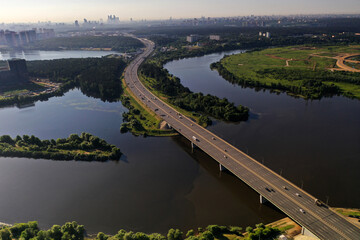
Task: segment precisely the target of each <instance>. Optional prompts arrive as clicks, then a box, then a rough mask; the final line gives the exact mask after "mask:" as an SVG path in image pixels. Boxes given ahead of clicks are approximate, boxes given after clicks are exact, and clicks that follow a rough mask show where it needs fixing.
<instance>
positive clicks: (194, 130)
mask: <svg viewBox="0 0 360 240" xmlns="http://www.w3.org/2000/svg"><path fill="white" fill-rule="evenodd" d="M139 40H140V41H142V42H143V43H144V44H145V45H146V49H145V50H144V52H143V53H142V54H140V55H139V56H138V57H137V58H135V59H134V60H133V61H132V62H131V63H130V64H129V66H128V67H127V68H126V69H125V83H126V85H127V86H128V87H129V90H130V91H132V92H133V94H134V95H135V96H136V97H137V98H138V99H139V100H140V101H141V102H142V103H143V104H145V105H146V106H147V107H148V108H150V109H151V110H153V111H154V112H155V113H156V114H157V115H158V116H159V117H161V118H162V119H164V120H165V121H166V122H167V123H168V124H169V125H171V127H173V128H174V129H175V130H176V131H178V132H179V133H180V134H181V135H183V136H184V137H185V138H187V139H189V140H190V141H191V142H192V143H193V144H195V145H196V146H197V147H199V148H200V149H202V150H203V151H204V152H206V153H207V154H209V155H210V156H211V157H212V158H214V159H215V160H216V161H217V162H218V163H219V164H221V165H220V166H223V167H225V168H226V169H228V170H229V171H230V172H232V173H233V174H234V175H236V176H237V177H238V178H240V179H241V180H242V181H244V182H245V183H246V184H248V185H249V186H250V187H251V188H253V189H254V190H255V191H256V192H258V193H259V194H260V196H262V197H264V198H265V199H266V200H268V201H269V202H271V203H272V204H274V205H275V206H276V207H277V208H279V209H280V210H281V211H283V212H284V213H285V214H286V215H288V216H289V217H290V218H292V219H293V220H294V221H296V222H297V223H298V224H299V225H301V226H302V227H303V228H304V229H306V231H309V232H310V233H312V234H314V235H315V236H317V237H318V238H320V239H326V240H329V239H336V240H339V239H360V229H359V228H357V227H356V226H355V225H353V224H352V223H350V222H349V221H347V220H346V219H345V218H343V217H342V216H340V215H338V214H337V213H335V212H334V211H332V210H330V209H329V208H328V207H327V206H325V205H324V204H322V205H321V206H319V205H317V204H315V201H316V199H315V198H314V197H313V196H311V195H310V194H308V193H306V192H305V191H303V190H302V189H300V188H299V187H297V186H296V185H294V184H292V183H291V182H289V181H288V180H286V179H285V178H283V177H281V176H280V175H278V174H277V173H275V172H273V171H272V170H271V169H269V168H267V167H266V166H264V165H262V164H260V163H259V162H258V161H256V160H254V159H253V158H251V157H250V156H248V155H246V154H245V153H243V152H241V151H240V150H238V149H237V148H235V147H234V146H232V145H231V144H229V143H228V142H226V141H225V140H223V139H221V138H219V137H218V136H216V135H215V134H213V133H212V132H210V131H208V130H207V129H205V128H203V127H201V126H200V125H198V124H196V123H195V122H194V121H192V120H191V119H189V118H187V117H185V116H183V115H181V114H179V113H178V112H177V111H176V110H175V109H174V108H172V107H171V106H169V105H168V104H166V103H165V102H163V101H162V100H160V99H158V98H157V97H156V96H155V95H154V94H152V93H151V92H150V91H149V90H148V89H147V88H146V87H145V86H144V85H143V84H142V83H141V81H140V80H139V78H138V69H139V66H140V64H141V63H142V62H143V61H144V60H145V58H147V57H148V56H150V54H151V53H152V52H153V50H154V47H155V46H154V43H153V42H151V41H149V40H147V39H139ZM229 214H231V213H229Z"/></svg>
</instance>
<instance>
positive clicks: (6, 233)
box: [0, 228, 11, 240]
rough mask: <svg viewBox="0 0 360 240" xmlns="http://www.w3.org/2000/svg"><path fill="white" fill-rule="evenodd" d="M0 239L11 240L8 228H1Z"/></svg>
mask: <svg viewBox="0 0 360 240" xmlns="http://www.w3.org/2000/svg"><path fill="white" fill-rule="evenodd" d="M0 239H1V240H11V232H10V230H9V229H8V228H3V229H1V230H0Z"/></svg>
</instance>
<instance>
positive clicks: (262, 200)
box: [260, 195, 268, 204]
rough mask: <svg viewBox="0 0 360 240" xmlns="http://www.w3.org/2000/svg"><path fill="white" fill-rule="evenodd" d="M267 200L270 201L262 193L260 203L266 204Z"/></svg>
mask: <svg viewBox="0 0 360 240" xmlns="http://www.w3.org/2000/svg"><path fill="white" fill-rule="evenodd" d="M266 202H268V200H267V199H266V198H264V197H263V196H262V195H260V203H261V204H264V203H266Z"/></svg>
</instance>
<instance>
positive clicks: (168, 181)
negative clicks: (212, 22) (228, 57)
mask: <svg viewBox="0 0 360 240" xmlns="http://www.w3.org/2000/svg"><path fill="white" fill-rule="evenodd" d="M220 58H221V55H219V54H214V55H209V56H205V57H202V58H194V59H187V60H181V61H176V62H173V63H169V64H167V68H168V69H169V70H170V72H171V73H173V74H175V75H176V76H179V77H181V79H182V82H183V84H184V85H186V86H188V87H190V88H191V89H192V90H193V91H202V92H205V93H211V94H215V95H218V96H220V97H225V96H226V97H227V98H228V99H229V100H231V101H234V102H236V103H238V104H239V103H241V104H244V105H246V106H249V107H250V108H251V111H252V116H251V119H250V120H249V121H248V122H245V123H240V124H229V123H224V122H215V125H214V126H212V127H210V129H211V130H212V131H214V132H216V133H217V134H219V135H220V136H221V137H223V138H225V139H226V140H228V141H230V142H231V143H233V144H234V145H235V146H238V147H239V148H240V149H242V150H244V151H248V152H249V154H250V155H252V156H254V157H255V158H257V159H259V160H260V161H262V159H264V162H265V164H266V165H268V166H270V167H271V168H272V169H274V170H275V171H280V169H282V174H283V175H284V176H286V177H287V178H289V179H290V180H292V181H293V182H294V183H296V184H299V185H300V184H301V181H302V182H303V185H304V188H305V189H306V190H308V191H309V192H310V193H312V194H315V195H316V196H318V197H319V198H321V199H324V200H325V198H326V196H330V199H329V200H330V203H331V204H332V205H335V206H345V207H346V206H351V207H359V201H358V199H359V195H360V193H359V189H360V186H359V178H358V169H359V167H360V163H359V161H358V160H359V159H360V157H359V141H360V139H359V137H358V136H359V126H360V124H359V118H360V117H359V114H360V111H359V110H360V109H359V102H358V101H354V100H349V99H346V98H341V97H336V98H332V99H324V100H321V101H313V102H306V101H304V100H301V99H294V98H291V97H288V96H286V95H283V94H281V95H274V94H270V93H268V92H255V91H254V90H252V89H241V88H240V87H238V86H233V85H231V84H229V83H227V82H226V81H225V80H223V79H222V78H220V77H219V76H218V74H217V73H216V72H212V71H211V70H210V69H209V64H210V63H211V62H214V61H217V60H219V59H220ZM204 86H205V87H204ZM124 111H127V110H126V109H125V108H124V107H123V106H122V105H121V103H104V102H102V101H100V100H98V99H94V98H89V97H86V96H84V95H83V94H82V93H81V92H80V91H79V90H72V91H69V92H68V93H66V94H65V95H64V96H63V97H54V98H51V99H50V100H49V101H47V102H37V103H36V104H35V106H34V107H29V108H24V109H18V108H4V109H0V135H3V134H10V135H11V136H13V137H15V136H16V135H17V134H20V135H22V134H34V135H36V136H39V137H40V138H42V139H48V138H59V137H67V136H68V135H69V134H71V133H81V132H83V131H86V132H90V133H92V134H95V135H97V136H99V137H101V138H104V139H105V140H106V141H108V142H109V143H111V144H115V145H116V146H118V147H120V149H121V151H122V152H123V153H124V155H123V157H122V159H121V160H120V161H119V162H107V163H88V162H73V161H72V162H61V161H60V162H57V161H49V160H33V159H20V158H0V183H1V184H0V192H1V196H0V222H9V223H13V222H24V221H28V220H37V221H39V223H40V225H41V226H42V227H49V226H51V225H53V224H63V223H64V222H65V221H73V220H75V221H78V222H79V223H81V224H84V225H85V226H86V229H87V230H88V231H89V232H90V233H96V232H98V231H103V232H107V233H115V232H116V231H117V230H119V229H121V228H124V229H127V230H132V231H144V232H162V233H165V232H166V231H167V230H168V229H169V228H171V227H177V228H181V229H182V230H183V231H186V230H188V229H190V228H197V227H199V226H206V225H208V224H222V225H240V226H247V225H251V224H255V223H258V222H265V223H267V222H270V221H273V220H276V219H279V218H281V217H283V215H282V214H281V213H279V212H278V211H277V210H275V209H273V208H271V207H270V206H266V205H261V204H259V197H258V195H257V194H256V193H255V192H254V191H253V190H251V189H249V188H248V187H247V186H246V185H245V184H243V183H242V182H241V181H239V180H237V179H236V178H235V177H234V176H232V175H230V174H227V173H219V171H218V166H217V164H216V163H215V162H214V161H213V160H212V159H211V158H210V157H208V156H207V155H206V154H204V153H203V152H201V151H198V150H195V152H191V148H190V145H189V143H188V142H187V141H186V140H184V139H183V138H182V137H174V138H143V137H134V136H132V135H131V134H130V133H128V134H120V133H119V127H120V125H121V123H122V117H121V115H122V113H123V112H124Z"/></svg>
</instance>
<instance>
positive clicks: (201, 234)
mask: <svg viewBox="0 0 360 240" xmlns="http://www.w3.org/2000/svg"><path fill="white" fill-rule="evenodd" d="M332 209H333V210H334V211H336V212H337V213H338V214H341V215H343V216H344V217H346V218H347V219H348V220H349V221H351V222H352V223H354V224H355V225H356V226H357V227H359V228H360V209H356V208H332ZM280 235H285V236H286V237H287V238H288V239H293V238H294V237H295V238H296V237H297V236H300V235H301V226H300V225H298V224H297V223H296V222H294V221H293V220H291V219H290V218H289V217H285V218H282V219H280V220H277V221H274V222H271V223H269V224H266V225H265V224H263V223H259V224H256V225H255V226H254V227H251V226H248V227H246V228H245V229H244V228H242V227H239V226H220V225H209V226H207V227H206V228H201V227H199V228H198V229H196V230H193V229H191V230H189V231H187V232H186V233H185V232H182V231H181V230H179V229H173V228H172V229H170V230H169V231H168V232H167V234H166V235H164V234H160V233H152V234H147V233H143V232H132V231H126V230H123V229H121V230H120V231H118V232H117V233H116V234H114V235H109V234H105V233H103V232H99V233H97V234H87V233H86V230H85V228H84V226H83V225H79V224H78V223H77V222H67V223H65V224H64V225H63V226H60V225H53V226H52V227H51V228H50V229H48V230H41V229H40V228H39V227H38V223H37V222H36V221H30V222H28V223H15V224H8V223H0V239H2V240H13V239H33V240H61V239H74V240H83V239H89V240H128V239H132V240H216V239H222V240H257V239H259V238H260V239H275V238H276V237H278V236H280Z"/></svg>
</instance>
